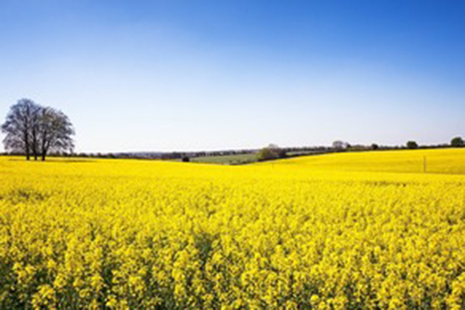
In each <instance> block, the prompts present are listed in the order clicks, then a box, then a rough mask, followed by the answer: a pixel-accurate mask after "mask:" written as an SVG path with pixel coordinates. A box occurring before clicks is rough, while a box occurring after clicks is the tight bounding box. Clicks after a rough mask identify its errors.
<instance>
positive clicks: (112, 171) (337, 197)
mask: <svg viewBox="0 0 465 310" xmlns="http://www.w3.org/2000/svg"><path fill="white" fill-rule="evenodd" d="M464 155H465V150H463V149H449V150H429V151H398V152H373V153H350V154H342V153H339V154H334V155H325V156H313V157H307V158H304V157H301V158H295V159H291V160H284V161H279V162H264V163H259V164H255V165H249V166H234V167H231V166H214V165H202V164H183V163H173V162H156V161H142V160H118V159H113V160H102V159H92V160H88V159H80V160H77V159H72V160H70V159H55V160H54V161H53V162H50V163H49V164H48V165H40V164H37V163H35V162H25V161H18V160H15V158H12V157H1V158H0V174H1V175H3V176H5V177H3V178H0V272H1V277H0V308H2V309H13V308H37V309H39V308H63V309H66V308H72V309H78V308H110V309H130V308H131V309H147V308H149V309H150V308H152V309H153V308H161V309H162V308H169V309H175V308H177V309H185V308H191V309H218V308H225V309H239V308H243V309H248V308H254V309H257V308H270V309H275V308H282V309H284V308H286V309H297V308H301V309H309V308H318V309H365V308H380V309H388V308H390V309H405V308H412V309H415V308H416V309H429V308H436V309H445V308H451V309H461V308H463V307H465V295H464V294H465V274H464V266H465V213H464V210H465V201H464V199H463V197H464V196H465V186H463V184H465V176H464V175H446V174H445V173H456V174H459V173H461V174H465V171H464V170H463V169H464V167H465V165H464V161H465V156H464ZM424 156H427V157H428V159H429V162H430V166H431V170H432V171H435V172H436V173H435V174H422V173H416V172H420V171H421V161H419V159H421V158H423V157H424ZM383 171H384V172H383ZM404 172H408V173H404ZM440 173H443V174H442V175H441V174H440Z"/></svg>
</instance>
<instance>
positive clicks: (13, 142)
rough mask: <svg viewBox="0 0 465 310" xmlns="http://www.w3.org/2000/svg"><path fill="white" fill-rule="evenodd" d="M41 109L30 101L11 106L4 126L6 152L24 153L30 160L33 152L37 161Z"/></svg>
mask: <svg viewBox="0 0 465 310" xmlns="http://www.w3.org/2000/svg"><path fill="white" fill-rule="evenodd" d="M40 109H41V107H40V106H39V105H38V104H36V103H35V102H34V101H32V100H30V99H21V100H19V101H18V103H16V104H15V105H13V106H11V108H10V111H9V112H8V114H7V116H6V120H5V123H3V125H2V132H3V133H4V134H5V135H6V136H5V139H4V140H3V144H4V145H5V149H6V150H11V151H13V152H18V153H23V154H25V155H26V159H27V160H29V158H30V154H31V151H32V152H33V154H34V156H35V158H36V160H37V140H36V138H37V136H36V133H37V128H38V117H37V116H38V113H39V111H40Z"/></svg>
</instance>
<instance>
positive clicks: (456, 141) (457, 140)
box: [450, 137, 465, 147]
mask: <svg viewBox="0 0 465 310" xmlns="http://www.w3.org/2000/svg"><path fill="white" fill-rule="evenodd" d="M450 145H451V146H452V147H463V146H464V145H465V142H464V141H463V139H462V138H461V137H455V138H454V139H452V141H451V142H450Z"/></svg>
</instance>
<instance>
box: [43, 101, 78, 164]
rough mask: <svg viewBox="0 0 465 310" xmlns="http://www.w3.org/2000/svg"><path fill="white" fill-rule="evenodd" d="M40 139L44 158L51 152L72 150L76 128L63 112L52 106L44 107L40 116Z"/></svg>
mask: <svg viewBox="0 0 465 310" xmlns="http://www.w3.org/2000/svg"><path fill="white" fill-rule="evenodd" d="M39 119H40V121H39V140H40V150H41V153H42V160H45V157H46V156H47V154H49V152H51V151H53V152H60V151H72V150H73V148H74V142H73V139H72V138H71V136H72V135H74V128H73V125H72V124H71V121H70V120H69V118H68V116H66V115H65V114H64V113H63V112H61V111H58V110H55V109H53V108H50V107H46V108H42V110H41V112H40V117H39Z"/></svg>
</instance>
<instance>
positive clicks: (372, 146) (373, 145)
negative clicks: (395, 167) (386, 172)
mask: <svg viewBox="0 0 465 310" xmlns="http://www.w3.org/2000/svg"><path fill="white" fill-rule="evenodd" d="M371 148H372V149H373V150H377V149H379V145H378V144H376V143H373V144H372V145H371Z"/></svg>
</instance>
